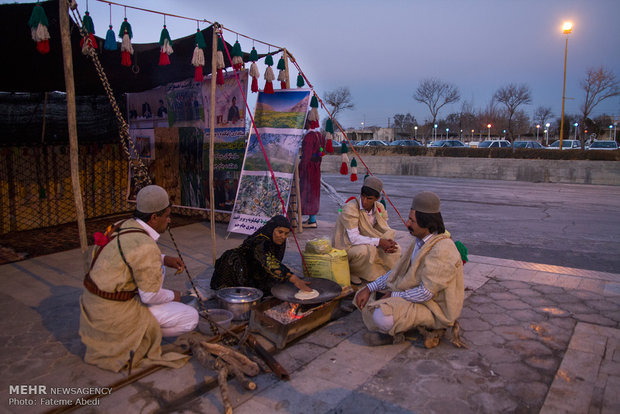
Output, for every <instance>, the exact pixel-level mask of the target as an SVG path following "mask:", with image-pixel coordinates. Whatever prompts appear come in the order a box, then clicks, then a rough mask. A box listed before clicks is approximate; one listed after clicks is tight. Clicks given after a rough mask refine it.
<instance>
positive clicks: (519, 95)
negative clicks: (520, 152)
mask: <svg viewBox="0 0 620 414" xmlns="http://www.w3.org/2000/svg"><path fill="white" fill-rule="evenodd" d="M493 99H495V100H497V102H499V103H502V104H504V106H505V107H506V112H507V114H508V128H506V129H507V132H508V133H507V136H508V140H509V141H510V142H511V143H512V141H513V131H512V118H513V116H514V114H515V112H516V111H517V108H519V106H521V105H523V104H529V103H530V102H532V98H531V97H530V88H529V87H528V86H527V85H525V84H521V85H515V84H514V83H511V84H509V85H507V86H504V87H501V88H499V89H498V90H497V92H495V94H494V95H493ZM513 150H514V148H513Z"/></svg>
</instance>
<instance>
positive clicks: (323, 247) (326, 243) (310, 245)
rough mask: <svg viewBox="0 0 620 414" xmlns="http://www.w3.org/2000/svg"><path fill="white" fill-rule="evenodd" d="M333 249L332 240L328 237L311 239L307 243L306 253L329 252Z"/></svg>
mask: <svg viewBox="0 0 620 414" xmlns="http://www.w3.org/2000/svg"><path fill="white" fill-rule="evenodd" d="M331 251H332V242H331V240H330V239H328V238H327V237H320V238H317V239H312V240H309V241H308V242H307V243H306V250H305V252H306V253H310V254H327V253H329V252H331Z"/></svg>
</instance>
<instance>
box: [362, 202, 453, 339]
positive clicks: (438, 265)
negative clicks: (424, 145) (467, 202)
mask: <svg viewBox="0 0 620 414" xmlns="http://www.w3.org/2000/svg"><path fill="white" fill-rule="evenodd" d="M439 204H440V201H439V197H438V196H437V194H435V193H432V192H429V191H425V192H421V193H418V194H417V195H416V196H415V197H414V198H413V203H412V204H411V211H410V212H409V220H408V221H407V228H408V229H409V233H410V234H411V235H412V236H414V237H415V239H414V241H413V243H411V246H410V247H409V249H408V251H407V252H406V253H405V254H403V255H402V257H401V258H400V260H399V261H398V263H397V264H396V266H394V268H393V269H392V270H390V271H389V272H387V273H386V274H385V275H383V276H381V277H379V278H378V279H377V280H375V281H374V282H371V283H369V284H368V285H367V286H366V287H365V288H364V289H361V290H359V291H358V292H357V294H356V295H355V301H354V302H355V305H356V306H357V307H358V308H359V309H360V310H361V312H362V317H363V320H364V324H365V325H366V327H367V328H368V330H369V331H371V332H367V333H366V334H364V341H365V342H366V343H367V344H369V345H372V346H376V345H387V344H391V343H399V342H402V341H403V340H404V339H405V332H407V331H409V330H411V329H413V328H417V329H418V331H420V333H422V334H423V335H424V337H425V340H424V345H425V346H426V348H434V347H435V346H437V345H439V340H440V339H441V337H442V336H443V334H444V333H445V331H446V328H448V327H452V343H454V344H455V345H456V346H459V347H460V346H464V344H463V343H462V342H461V341H460V337H459V333H458V331H459V325H458V322H457V318H458V317H459V315H460V314H461V310H462V308H463V299H464V296H465V289H464V283H463V262H462V260H461V256H460V253H459V251H458V250H457V248H456V246H455V245H454V242H453V241H452V239H451V238H450V236H449V235H448V234H446V233H445V226H444V223H443V218H442V217H441V213H440V211H439ZM386 291H387V293H386V294H385V295H384V296H382V297H380V298H379V296H380V295H378V293H382V292H386Z"/></svg>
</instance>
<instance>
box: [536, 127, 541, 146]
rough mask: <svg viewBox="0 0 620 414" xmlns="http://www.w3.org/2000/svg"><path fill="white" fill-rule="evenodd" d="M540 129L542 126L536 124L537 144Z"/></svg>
mask: <svg viewBox="0 0 620 414" xmlns="http://www.w3.org/2000/svg"><path fill="white" fill-rule="evenodd" d="M539 129H540V124H536V142H538V130H539Z"/></svg>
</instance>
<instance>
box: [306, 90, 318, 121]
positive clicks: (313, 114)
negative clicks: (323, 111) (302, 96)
mask: <svg viewBox="0 0 620 414" xmlns="http://www.w3.org/2000/svg"><path fill="white" fill-rule="evenodd" d="M310 108H311V109H310V113H309V114H308V120H309V121H310V129H315V128H318V127H319V101H318V99H317V98H316V95H312V99H311V100H310Z"/></svg>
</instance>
